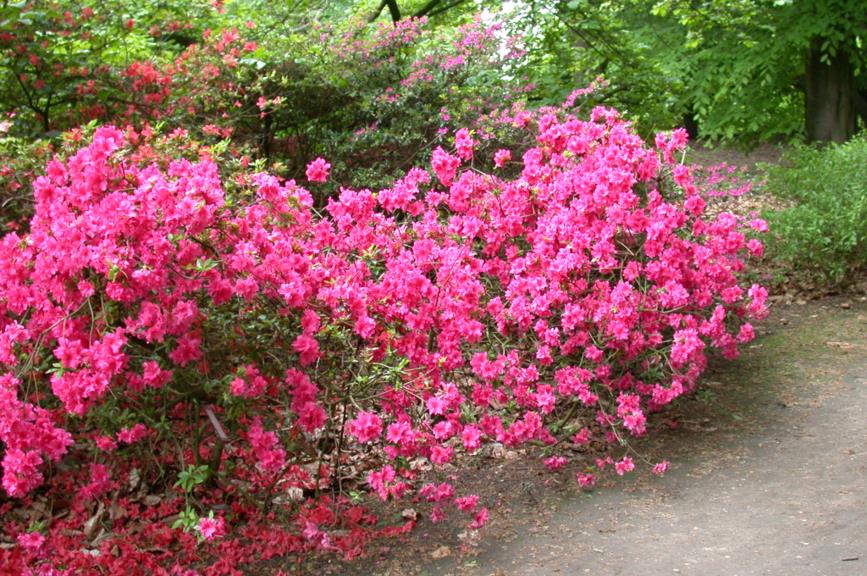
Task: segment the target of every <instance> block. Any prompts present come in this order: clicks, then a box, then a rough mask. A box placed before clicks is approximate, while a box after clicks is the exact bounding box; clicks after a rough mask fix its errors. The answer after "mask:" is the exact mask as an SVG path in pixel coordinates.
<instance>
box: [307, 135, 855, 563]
mask: <svg viewBox="0 0 867 576" xmlns="http://www.w3.org/2000/svg"><path fill="white" fill-rule="evenodd" d="M779 157H780V151H779V149H778V148H775V147H772V146H764V147H762V148H759V149H756V150H753V151H752V152H750V153H749V154H744V153H741V152H737V151H732V150H725V149H704V148H697V149H694V150H691V151H690V153H689V157H688V159H689V161H690V162H693V163H698V164H701V165H704V166H712V165H718V164H720V163H722V162H725V163H727V164H729V165H733V166H738V167H742V169H743V171H744V173H745V174H746V176H748V177H754V176H756V174H757V170H756V163H757V162H777V161H779ZM777 203H778V202H777V201H776V200H775V199H774V198H768V197H766V196H763V195H762V194H753V193H751V194H745V195H743V196H739V197H720V198H719V199H717V200H715V202H714V204H715V205H712V206H711V209H712V210H714V209H715V210H729V211H732V212H735V213H740V214H748V213H753V212H760V211H761V210H763V209H766V208H772V209H773V208H776V207H778V206H777ZM865 294H867V279H862V281H860V282H858V283H855V284H854V285H853V286H852V287H851V288H850V290H849V291H848V292H847V293H846V294H843V295H837V296H832V297H828V296H827V292H826V291H823V290H821V289H810V288H809V287H806V288H805V287H804V286H787V285H785V284H784V285H781V286H777V291H776V293H775V295H774V296H773V297H772V300H773V302H774V305H773V307H772V311H771V317H770V318H769V319H768V320H767V321H765V322H764V323H762V324H761V325H760V326H759V327H758V329H757V332H758V333H759V335H760V337H759V338H758V339H757V340H756V341H754V342H753V343H752V344H751V345H748V346H746V347H745V348H744V350H743V354H742V356H741V358H740V359H739V360H737V361H735V362H723V361H713V362H712V363H711V367H710V369H709V370H708V372H707V373H706V374H705V376H704V377H703V378H702V384H701V385H700V389H699V391H698V392H697V393H696V394H694V395H693V396H691V397H689V398H686V399H683V400H681V401H680V402H678V403H676V405H675V406H673V407H670V408H669V409H667V410H666V411H665V412H663V413H661V414H658V415H656V417H655V418H654V419H653V420H652V422H651V426H652V427H653V428H655V430H653V431H652V432H653V433H652V434H649V435H648V436H649V438H648V439H646V440H640V441H638V442H635V443H634V448H635V449H636V450H637V451H638V452H639V453H640V454H641V455H642V456H643V457H644V458H646V460H647V461H649V462H657V461H659V460H661V459H663V458H666V459H668V460H670V461H671V462H672V467H671V469H670V471H669V472H668V473H667V474H666V475H665V476H664V477H662V478H657V477H654V476H652V475H650V474H649V473H648V472H647V469H648V468H649V466H644V467H640V468H643V471H641V472H637V473H636V474H632V475H628V476H627V477H625V478H623V479H610V478H609V479H608V480H607V481H606V482H605V483H604V484H603V485H601V486H598V487H597V488H596V489H595V490H593V491H590V492H588V491H583V490H581V489H579V487H578V486H577V483H576V482H575V479H574V472H575V470H574V469H572V470H569V471H563V472H562V473H551V472H548V471H546V470H544V467H543V466H541V463H540V461H539V458H538V457H537V456H538V455H535V454H533V453H532V451H530V452H528V451H525V450H518V451H510V450H500V451H495V452H493V453H492V454H488V455H487V456H486V457H483V458H478V459H476V460H475V461H474V462H472V463H471V469H470V470H469V471H467V472H466V473H465V474H461V482H460V483H461V485H462V487H463V488H464V490H465V491H467V492H477V493H479V494H480V495H481V496H482V500H483V501H484V502H485V504H487V505H488V506H489V507H491V520H490V523H489V525H488V526H487V527H486V528H485V529H484V530H482V531H481V532H472V531H462V526H461V524H460V522H459V520H460V519H451V518H450V519H449V520H448V521H446V522H442V523H440V524H437V525H434V524H431V523H430V521H428V520H425V519H421V521H420V522H419V525H418V526H417V528H416V529H415V530H414V531H413V532H412V533H411V534H410V535H409V536H408V537H407V538H406V539H404V540H403V541H401V542H398V543H392V544H391V545H388V546H383V547H382V548H380V549H379V550H378V551H377V552H375V553H373V554H372V555H370V556H369V557H367V558H365V559H362V560H360V561H359V560H356V561H354V562H352V563H349V564H345V563H343V562H340V561H338V560H332V561H331V562H328V561H326V562H324V563H323V564H319V565H318V566H317V567H316V571H317V573H321V574H346V575H358V576H361V575H364V576H367V575H371V576H404V575H407V576H409V575H417V576H512V575H514V576H521V575H533V576H544V575H549V574H550V575H564V576H565V575H570V576H571V575H580V574H591V575H594V576H608V575H637V574H640V575H647V576H656V575H663V574H666V575H668V574H684V575H692V574H694V575H697V576H698V575H700V576H716V575H725V576H753V575H770V576H775V575H780V576H801V575H803V576H807V575H810V576H837V575H841V576H843V575H845V576H855V575H863V574H867V296H865ZM592 456H593V454H587V455H585V457H586V458H587V460H588V463H589V461H590V459H591V458H592Z"/></svg>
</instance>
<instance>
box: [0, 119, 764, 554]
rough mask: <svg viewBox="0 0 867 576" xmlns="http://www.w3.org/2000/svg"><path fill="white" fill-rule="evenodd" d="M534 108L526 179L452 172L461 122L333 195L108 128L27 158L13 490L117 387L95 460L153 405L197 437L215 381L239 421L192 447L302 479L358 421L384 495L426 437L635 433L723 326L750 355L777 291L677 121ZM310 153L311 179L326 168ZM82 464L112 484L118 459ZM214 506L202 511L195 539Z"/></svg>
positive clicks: (7, 430) (9, 306)
mask: <svg viewBox="0 0 867 576" xmlns="http://www.w3.org/2000/svg"><path fill="white" fill-rule="evenodd" d="M519 128H520V129H521V130H524V131H526V133H527V135H528V137H532V138H533V145H532V146H531V147H529V148H528V149H526V150H524V151H523V153H522V155H521V159H520V161H518V162H519V163H520V166H521V171H520V173H519V174H518V175H517V176H515V177H512V178H501V177H498V176H496V175H492V174H486V173H482V172H479V171H477V170H470V169H465V170H462V169H461V168H462V166H463V165H464V162H466V161H469V160H470V159H472V158H473V156H474V154H477V152H476V151H475V150H474V146H475V142H474V141H473V137H472V135H471V134H470V132H469V131H461V132H459V133H458V134H457V136H456V139H455V145H456V148H457V149H456V151H455V154H452V153H450V152H448V151H446V150H444V149H442V148H437V149H436V150H434V151H433V158H432V162H431V169H432V171H433V173H434V174H435V175H436V178H437V181H436V182H435V181H433V180H432V179H431V178H430V176H429V174H428V173H427V172H426V171H425V170H422V169H419V168H416V169H413V170H411V171H410V172H409V173H408V174H407V176H406V178H404V179H402V180H399V181H397V182H395V183H394V185H393V186H392V187H391V188H389V189H387V190H383V191H381V192H380V193H374V192H371V191H370V190H352V189H346V188H344V189H341V191H340V194H339V196H337V197H334V198H331V199H330V200H328V204H327V207H326V209H325V210H324V211H323V212H317V211H315V210H314V209H313V207H312V198H311V194H310V193H309V192H308V191H307V190H306V189H304V188H303V187H301V186H299V185H298V184H297V183H295V182H294V181H288V182H283V181H280V180H278V179H277V178H275V177H272V176H269V175H266V174H255V175H245V177H243V178H239V179H238V182H240V183H241V184H240V185H236V184H233V185H232V186H233V188H232V190H233V192H231V193H227V192H225V191H224V184H225V182H223V181H221V179H220V177H219V172H218V169H217V166H216V165H215V164H214V162H213V161H211V160H210V159H208V158H207V157H204V158H202V159H200V160H199V161H197V162H190V161H187V160H173V161H170V162H167V163H165V166H164V167H160V166H158V165H156V164H148V163H138V162H136V161H134V160H133V159H132V158H131V157H130V155H129V152H128V148H127V146H128V145H129V144H130V139H131V138H132V135H130V134H125V133H124V132H122V131H120V130H118V129H116V128H113V127H103V128H100V129H98V130H97V131H96V133H95V135H94V137H93V141H92V142H91V143H90V144H89V145H88V146H86V147H85V148H83V149H81V150H80V151H79V152H78V153H77V154H75V155H74V156H73V157H71V158H70V159H69V160H68V161H66V162H60V161H54V162H52V163H51V164H50V165H49V166H48V167H47V170H46V174H45V176H43V177H41V178H40V179H39V180H38V181H37V182H36V183H35V185H34V191H35V199H36V215H35V216H34V218H33V220H32V222H31V225H30V232H29V233H27V234H22V235H19V234H15V233H11V234H7V235H6V236H4V237H3V238H2V240H0V374H2V375H0V400H2V404H3V405H4V407H5V408H4V411H3V412H2V414H0V440H2V442H3V443H4V445H5V451H4V458H3V486H4V489H5V490H6V492H7V493H8V494H10V495H12V496H16V497H21V496H25V495H26V494H27V493H29V492H30V491H32V490H33V489H34V488H35V487H36V486H38V485H39V484H40V483H41V482H42V481H43V477H42V475H43V471H44V467H43V464H44V462H45V461H46V460H51V461H56V460H58V459H59V458H61V457H63V456H64V454H66V452H67V451H68V450H69V449H70V447H71V446H72V444H73V441H75V442H78V443H81V445H82V446H90V445H91V444H90V443H91V442H93V440H92V438H93V433H92V428H91V427H90V425H91V424H92V422H91V421H90V420H89V418H90V416H91V415H92V414H94V413H95V412H98V411H97V410H96V408H98V407H105V406H109V407H112V406H113V407H116V408H120V409H124V410H126V411H127V413H129V414H132V415H133V417H136V416H137V417H139V418H140V419H141V421H140V422H133V423H129V422H126V423H125V427H123V428H120V427H118V428H117V429H114V430H106V431H104V433H106V434H108V435H109V436H110V435H114V434H116V438H117V443H114V442H113V440H112V439H111V438H110V437H108V436H102V437H101V438H103V440H101V441H100V442H101V444H100V447H104V448H105V449H107V450H108V449H110V450H111V451H105V452H102V453H100V456H99V457H100V458H102V459H105V458H113V457H114V456H113V455H115V454H118V453H119V452H121V451H124V450H133V449H135V446H134V445H135V443H140V442H142V441H143V440H144V439H147V441H148V442H149V443H151V444H160V443H164V442H169V441H171V442H175V440H176V439H175V438H170V437H168V436H166V432H165V428H164V427H163V428H162V429H161V430H162V431H160V430H157V429H151V427H149V426H145V422H168V423H169V424H170V425H171V426H174V427H175V428H176V429H177V430H186V431H187V435H188V436H190V437H187V436H185V435H181V434H179V435H178V438H177V440H178V441H180V442H182V443H185V445H186V448H188V449H189V450H192V449H193V438H192V436H193V434H191V433H190V432H189V430H190V428H189V427H188V426H189V420H188V419H189V416H188V415H189V414H190V413H191V412H190V411H189V410H190V409H191V407H195V406H198V404H195V403H194V401H193V400H191V399H194V400H195V402H200V401H202V400H203V399H204V400H205V401H206V402H208V403H209V405H211V406H213V410H215V412H216V418H215V415H214V413H210V415H209V418H211V420H212V421H213V420H215V419H220V420H222V421H223V422H224V424H225V428H226V432H225V433H228V434H229V436H230V439H231V440H232V442H230V444H229V445H228V446H227V447H225V448H223V443H222V440H219V438H218V436H219V435H218V434H217V433H214V434H210V435H206V437H205V438H204V439H203V440H202V441H201V443H198V444H196V446H195V448H196V449H198V450H199V453H200V454H204V455H205V456H208V457H210V456H211V455H212V454H216V456H217V457H220V456H222V458H223V459H234V461H235V465H234V466H232V467H230V468H229V469H230V470H231V471H232V472H231V473H233V474H238V475H241V476H243V477H244V478H245V479H247V480H253V482H251V486H254V487H265V486H273V485H274V484H275V483H276V482H278V481H280V480H283V481H287V482H290V483H294V485H298V484H303V483H306V484H303V485H304V486H306V487H309V486H310V481H311V480H310V474H309V473H308V472H304V473H302V472H301V471H302V470H303V466H304V465H308V468H309V465H311V464H314V463H318V464H315V465H314V472H313V473H312V474H314V475H318V478H317V480H316V481H315V482H318V484H315V483H314V484H313V485H314V486H322V485H327V484H328V483H329V482H331V481H333V480H332V479H335V478H338V477H340V476H341V473H342V469H341V468H342V467H343V466H345V463H344V461H343V460H341V459H340V455H339V454H338V453H336V452H335V451H336V450H339V449H340V448H339V446H343V447H344V449H345V446H346V445H349V446H350V447H353V449H354V450H356V451H357V452H358V453H359V454H365V453H371V454H378V456H377V457H378V458H384V459H385V462H380V464H379V465H375V466H374V467H373V468H372V469H369V470H372V471H370V472H369V473H368V474H367V482H368V484H369V487H370V489H371V490H372V491H373V492H375V493H377V494H378V495H379V496H380V497H382V498H383V499H388V498H398V497H401V496H403V495H404V494H407V493H411V492H413V490H414V487H415V486H416V484H415V481H416V480H417V479H418V472H417V468H416V467H411V466H409V465H408V464H407V463H408V462H412V461H416V462H418V461H424V462H427V463H429V464H430V465H432V466H435V467H438V466H444V465H446V464H449V463H453V462H455V461H456V456H457V455H458V454H459V453H461V452H465V453H472V452H474V451H476V450H478V449H479V448H480V447H481V446H482V445H484V444H486V443H493V442H496V443H501V444H504V445H506V446H510V447H514V446H519V445H521V444H525V443H528V442H540V443H542V444H546V445H550V446H554V445H556V444H558V439H560V440H564V441H566V442H572V443H578V444H584V443H587V442H588V441H589V439H590V437H591V436H597V437H599V438H601V439H603V440H610V441H612V442H616V437H617V435H618V434H620V433H626V434H632V435H641V434H644V433H645V431H646V425H645V424H646V418H647V413H648V412H650V411H652V410H657V409H659V408H660V407H662V406H664V405H665V404H668V403H670V402H671V401H673V400H674V399H675V398H676V397H678V396H680V395H682V394H683V393H685V392H687V391H689V390H690V389H692V388H693V386H694V385H695V383H696V381H697V379H698V377H699V375H700V374H701V373H702V371H703V369H704V368H705V366H706V362H707V360H706V353H707V352H708V350H710V349H713V348H716V349H719V350H721V351H722V352H723V354H725V355H726V356H728V357H734V356H735V355H736V353H737V345H738V343H740V342H744V341H748V340H749V339H750V338H752V336H753V332H752V329H751V327H749V324H747V323H746V321H747V320H748V319H750V318H761V317H762V316H763V315H764V314H765V313H766V298H767V292H766V291H765V290H764V289H763V288H762V287H760V286H757V285H754V286H752V287H747V286H743V285H742V284H741V281H740V272H742V271H743V269H744V265H745V260H746V259H747V258H750V257H753V254H754V253H755V252H756V251H755V250H754V249H751V248H749V246H748V241H747V237H746V235H745V232H744V230H743V229H742V228H743V224H744V223H742V222H740V221H739V220H738V219H737V218H736V217H734V216H732V215H729V214H722V215H719V216H706V215H705V214H704V206H703V202H701V197H700V194H699V192H698V190H697V188H696V187H695V186H694V184H693V183H692V181H691V177H690V174H689V171H688V170H685V169H683V168H682V167H681V166H680V165H679V164H677V163H676V159H675V157H674V152H675V151H676V150H677V149H679V148H680V147H681V146H682V142H681V137H680V135H679V134H675V135H673V136H672V137H662V138H660V139H659V140H658V145H659V149H658V150H657V149H653V148H648V147H647V146H646V145H645V144H644V143H643V141H642V140H641V139H640V138H639V137H638V136H637V135H636V134H635V133H634V132H633V131H632V129H631V127H630V125H629V124H628V123H627V122H625V121H624V120H622V119H621V118H620V117H619V116H618V114H617V113H616V112H615V111H613V110H610V109H603V108H598V109H596V110H594V111H593V114H592V116H591V118H590V119H589V120H581V119H578V118H576V117H574V116H571V115H569V114H568V113H567V112H565V111H562V110H559V111H558V110H547V111H543V112H538V113H528V115H523V116H522V118H521V124H520V126H519ZM509 157H510V154H505V153H503V152H498V153H497V160H496V163H497V164H498V165H503V164H504V163H505V162H507V161H508V159H509ZM317 162H318V164H317V163H316V162H314V165H311V170H308V179H310V180H311V181H320V180H321V179H323V178H325V177H327V171H328V168H327V166H326V165H325V164H324V161H317ZM668 174H671V175H672V178H668V176H667V175H668ZM227 187H228V186H227ZM752 226H753V228H755V229H762V228H763V226H762V223H760V222H753V223H752ZM142 406H148V407H149V408H147V409H148V410H151V411H154V410H156V411H157V413H153V412H150V413H146V412H144V411H143V410H145V409H144V408H141V407H142ZM137 410H142V411H141V412H136V411H137ZM185 410H186V411H185ZM64 412H66V413H69V414H74V415H76V416H77V417H78V418H77V419H71V420H66V419H64V418H63V413H64ZM192 414H193V416H195V417H197V418H201V419H202V420H203V421H204V418H205V416H204V414H203V412H198V413H196V412H192ZM567 415H568V416H569V418H570V425H569V426H565V427H563V426H557V427H552V426H551V424H552V423H554V422H556V421H558V419H560V418H563V417H565V416H567ZM103 425H104V424H103ZM213 428H215V429H216V428H217V426H216V425H213ZM202 429H205V430H210V429H211V428H210V427H208V426H203V427H202ZM576 430H579V432H578V433H577V434H576V433H575V431H576ZM196 436H197V437H198V434H196ZM333 438H339V440H333ZM218 440H219V442H218ZM131 445H132V446H131ZM118 446H121V447H120V448H118ZM172 446H174V444H172ZM371 448H373V450H371ZM223 449H224V450H225V452H223V453H221V452H219V450H223ZM376 449H380V450H376ZM214 451H215V452H214ZM546 464H547V466H548V467H549V468H552V469H559V468H563V467H565V466H567V465H568V464H569V458H568V455H567V454H555V455H554V456H552V457H549V458H548V459H547V461H546ZM607 464H610V465H611V466H612V467H613V468H614V471H615V473H617V474H625V473H626V472H629V471H630V470H632V469H633V468H634V466H635V464H634V462H633V461H632V459H631V458H630V457H629V456H624V457H622V458H621V459H620V460H618V461H616V462H615V461H613V460H611V461H610V462H607V461H606V462H602V464H601V466H600V467H605V466H606V465H607ZM665 467H666V465H664V464H660V465H658V466H657V468H656V471H657V472H658V473H661V472H664V470H665ZM598 472H599V470H583V471H581V472H580V473H579V475H578V476H577V478H578V481H579V483H581V485H583V486H590V485H592V484H593V482H595V477H596V476H595V474H596V473H598ZM301 478H304V480H303V482H302V480H301ZM92 480H93V482H95V483H96V484H97V485H96V486H94V487H93V489H92V490H90V491H89V492H90V493H98V492H100V491H101V490H103V489H104V486H105V485H106V483H107V482H109V480H108V478H106V468H95V469H94V477H93V479H92ZM263 489H264V488H263ZM418 490H419V492H418V495H419V497H421V498H423V499H425V500H426V501H428V502H430V503H431V504H432V505H434V506H436V509H435V515H438V516H441V514H442V513H444V510H445V508H444V506H445V504H446V503H447V502H449V501H451V502H452V503H453V504H454V506H455V507H456V508H457V509H458V510H461V511H464V512H467V513H474V516H473V518H472V520H471V527H473V528H478V527H481V526H482V525H483V524H484V523H485V522H486V521H487V514H488V512H487V510H486V509H484V508H482V509H478V508H477V504H478V501H477V499H474V498H473V497H472V495H470V496H467V495H463V496H457V495H456V491H455V490H454V487H453V486H451V485H450V484H448V483H446V484H438V485H429V487H422V488H420V489H418ZM432 515H434V514H432ZM221 522H222V521H221V520H220V521H218V520H216V519H203V520H202V524H200V525H199V530H200V533H201V535H202V537H203V538H205V539H211V538H215V539H216V538H219V537H220V536H221V535H222V531H221V530H222V524H221ZM305 526H307V528H305V530H307V529H308V528H310V530H313V529H315V531H314V532H311V534H315V535H316V537H315V538H311V539H308V540H309V541H310V542H326V543H327V542H330V540H329V538H328V537H327V536H328V534H327V533H325V532H321V530H320V528H318V527H317V524H316V523H313V524H312V525H308V524H305ZM311 526H312V528H311ZM323 535H324V536H323ZM320 536H321V537H320ZM34 545H35V544H34ZM323 545H324V544H323ZM329 545H330V544H329Z"/></svg>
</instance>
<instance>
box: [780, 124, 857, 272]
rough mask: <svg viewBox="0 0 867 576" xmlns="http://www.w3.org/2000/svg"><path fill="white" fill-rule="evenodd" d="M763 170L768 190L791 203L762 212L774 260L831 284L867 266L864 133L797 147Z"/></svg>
mask: <svg viewBox="0 0 867 576" xmlns="http://www.w3.org/2000/svg"><path fill="white" fill-rule="evenodd" d="M765 172H766V184H765V188H766V190H767V191H768V192H770V193H772V194H774V195H776V196H778V197H780V198H783V199H786V200H790V201H792V202H793V203H794V205H793V206H791V207H789V208H787V209H785V210H782V211H778V212H770V211H769V212H768V213H767V214H765V217H766V219H767V220H768V222H769V223H770V226H771V231H772V234H771V238H770V241H769V242H768V249H769V254H770V255H771V256H772V257H773V258H775V259H777V260H779V261H781V262H783V263H785V264H789V265H791V266H792V267H793V269H794V270H795V271H796V272H797V273H799V274H802V275H804V276H807V277H810V278H811V279H814V280H821V281H823V282H827V283H829V284H831V285H841V284H845V283H847V281H849V280H851V279H852V278H853V273H854V272H856V271H858V270H859V269H863V268H865V267H867V134H861V135H860V136H858V137H856V138H854V139H853V140H851V141H849V142H847V143H845V144H841V145H831V146H827V147H824V148H811V147H807V146H798V147H796V148H794V149H792V150H791V151H789V152H788V153H786V154H785V155H784V157H783V161H782V162H781V163H780V164H779V165H775V166H766V167H765Z"/></svg>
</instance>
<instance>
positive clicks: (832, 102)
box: [806, 38, 856, 142]
mask: <svg viewBox="0 0 867 576" xmlns="http://www.w3.org/2000/svg"><path fill="white" fill-rule="evenodd" d="M821 47H822V39H821V38H815V39H813V41H812V42H810V47H809V49H808V50H807V76H806V97H807V102H806V128H807V139H808V140H809V141H811V142H845V141H846V140H848V139H849V138H851V137H852V135H853V134H855V119H856V110H855V72H854V70H853V68H852V63H851V62H850V60H849V55H848V54H847V53H846V52H845V51H838V52H837V53H836V54H835V55H834V56H833V57H832V58H831V59H830V63H827V64H826V63H825V62H822V50H821Z"/></svg>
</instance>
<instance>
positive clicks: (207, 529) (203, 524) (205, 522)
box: [198, 516, 226, 540]
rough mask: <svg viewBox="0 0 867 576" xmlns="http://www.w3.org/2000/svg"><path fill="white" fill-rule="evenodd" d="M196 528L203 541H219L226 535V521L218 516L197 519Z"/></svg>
mask: <svg viewBox="0 0 867 576" xmlns="http://www.w3.org/2000/svg"><path fill="white" fill-rule="evenodd" d="M198 528H199V534H201V535H202V538H203V539H205V540H219V539H220V538H222V537H223V536H225V535H226V521H225V520H224V519H223V518H222V517H220V516H217V517H205V518H201V519H199V526H198Z"/></svg>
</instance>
